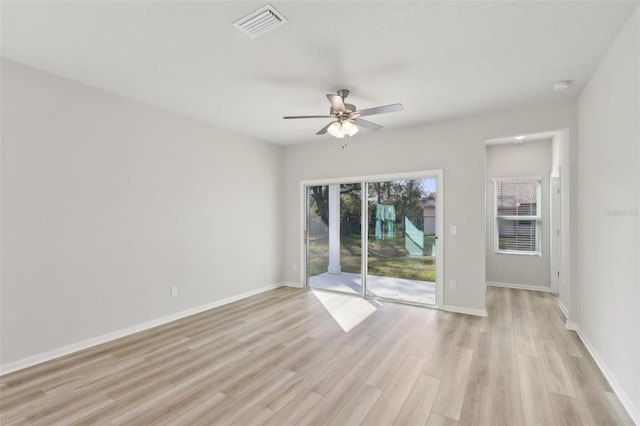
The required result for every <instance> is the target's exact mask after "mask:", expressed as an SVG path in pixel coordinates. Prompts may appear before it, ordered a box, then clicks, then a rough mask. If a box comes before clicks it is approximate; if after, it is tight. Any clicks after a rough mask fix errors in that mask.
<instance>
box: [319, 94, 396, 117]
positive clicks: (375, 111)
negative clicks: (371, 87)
mask: <svg viewBox="0 0 640 426" xmlns="http://www.w3.org/2000/svg"><path fill="white" fill-rule="evenodd" d="M327 96H329V95H327ZM402 110H404V107H403V106H402V104H391V105H385V106H379V107H375V108H367V109H363V110H360V111H356V112H355V114H354V115H356V116H358V117H366V116H367V115H375V114H384V113H387V112H396V111H402Z"/></svg>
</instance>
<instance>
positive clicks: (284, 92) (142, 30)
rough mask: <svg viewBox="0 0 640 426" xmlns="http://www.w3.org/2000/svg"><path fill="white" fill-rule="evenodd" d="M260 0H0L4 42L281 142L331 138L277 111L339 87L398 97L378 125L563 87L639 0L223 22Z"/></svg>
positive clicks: (288, 5) (9, 51) (344, 10)
mask: <svg viewBox="0 0 640 426" xmlns="http://www.w3.org/2000/svg"><path fill="white" fill-rule="evenodd" d="M264 4H266V2H248V1H233V2H231V1H229V2H221V1H211V2H206V1H197V2H190V1H166V2H150V1H107V2H96V1H70V2H58V1H44V2H34V1H18V2H8V1H3V2H2V11H1V12H2V56H5V57H7V58H9V59H12V60H15V61H18V62H22V63H24V64H27V65H31V66H33V67H36V68H40V69H43V70H45V71H49V72H52V73H55V74H59V75H62V76H65V77H68V78H71V79H73V80H77V81H81V82H84V83H87V84H90V85H93V86H96V87H99V88H101V89H105V90H108V91H111V92H114V93H117V94H120V95H123V96H126V97H130V98H133V99H137V100H139V101H142V102H146V103H149V104H151V105H155V106H157V107H160V108H163V109H166V110H170V111H174V112H176V113H179V114H183V115H186V116H189V117H192V118H195V119H198V120H202V121H205V122H208V123H211V124H214V125H216V126H218V127H221V128H224V129H228V130H231V131H233V132H236V133H240V134H244V135H247V136H251V137H254V138H257V139H260V140H265V141H269V142H274V143H278V144H283V145H289V144H296V143H303V142H308V141H313V140H318V139H319V138H331V136H329V135H324V136H314V134H315V132H316V131H317V130H318V129H320V128H321V127H323V126H324V124H326V123H328V121H325V120H323V119H310V120H287V121H284V120H282V116H284V115H307V114H313V115H315V114H325V113H328V109H329V103H328V101H327V99H326V98H325V96H324V95H325V94H326V93H334V92H335V91H336V90H337V89H340V88H346V89H350V90H351V92H352V95H351V96H350V97H349V101H350V102H351V103H354V104H356V106H358V107H359V108H360V109H364V108H369V107H374V106H379V105H386V104H390V103H395V102H402V103H403V104H404V106H405V111H403V112H398V113H393V114H386V115H379V116H375V117H370V118H371V121H374V122H377V123H379V124H382V125H384V126H385V127H386V128H399V127H404V126H410V125H415V124H419V123H425V122H432V121H436V120H442V119H446V118H452V117H458V116H464V115H470V114H475V113H478V112H481V111H485V110H491V109H498V108H510V107H513V106H516V105H523V104H529V103H535V102H543V101H552V100H558V99H563V98H564V99H566V98H571V97H574V96H575V95H576V94H577V92H578V91H579V90H580V88H581V86H582V85H583V84H584V83H585V81H586V80H587V79H588V77H589V75H590V74H591V73H592V72H593V70H594V69H595V67H596V66H597V64H598V62H599V61H600V59H601V58H602V56H603V55H604V53H605V52H606V49H607V48H608V47H609V45H610V44H611V43H612V41H613V40H614V38H615V36H616V35H617V34H618V32H619V31H620V29H621V28H622V26H623V25H624V23H625V21H626V20H627V18H628V17H629V16H630V15H631V13H632V12H633V10H634V9H635V7H637V5H638V3H637V2H611V1H609V2H569V1H562V2H509V1H504V2H481V1H478V2H398V1H386V2H383V1H341V2H333V1H321V2H311V1H296V2H280V1H275V2H272V3H271V4H273V5H274V6H275V7H276V8H277V9H278V10H279V11H280V12H281V13H282V14H283V15H284V16H285V17H286V18H287V19H288V20H289V22H288V23H287V24H285V25H283V26H281V27H279V28H276V29H275V30H273V31H272V32H270V33H267V34H265V35H263V36H261V37H259V38H257V39H254V40H251V39H249V38H248V37H246V36H245V35H244V34H242V33H241V32H240V31H239V30H238V29H236V28H235V27H233V25H232V23H233V22H235V21H236V20H238V19H239V18H241V17H243V16H244V15H246V14H248V13H249V12H252V11H253V10H255V9H257V8H259V7H261V6H263V5H264ZM564 79H571V80H574V81H575V85H574V86H573V87H572V88H570V89H569V90H567V91H564V92H554V91H553V90H552V89H551V86H552V84H553V83H554V82H555V81H557V80H564ZM368 118H369V117H368ZM382 131H384V130H382ZM364 132H367V130H363V131H362V132H361V133H364ZM358 136H359V135H358ZM358 136H356V137H358Z"/></svg>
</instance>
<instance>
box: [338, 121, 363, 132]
mask: <svg viewBox="0 0 640 426" xmlns="http://www.w3.org/2000/svg"><path fill="white" fill-rule="evenodd" d="M358 130H359V129H358V126H356V125H355V124H353V123H352V122H350V121H349V120H346V121H343V122H342V132H343V133H344V134H345V135H347V136H353V135H355V134H356V133H358Z"/></svg>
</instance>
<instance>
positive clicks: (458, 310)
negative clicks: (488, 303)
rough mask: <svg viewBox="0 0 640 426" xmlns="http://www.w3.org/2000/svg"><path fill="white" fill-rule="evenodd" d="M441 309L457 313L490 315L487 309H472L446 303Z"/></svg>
mask: <svg viewBox="0 0 640 426" xmlns="http://www.w3.org/2000/svg"><path fill="white" fill-rule="evenodd" d="M440 309H442V310H443V311H447V312H455V313H457V314H467V315H475V316H477V317H488V316H489V314H488V313H487V310H486V309H472V308H464V307H462V306H452V305H444V306H443V307H442V308H440Z"/></svg>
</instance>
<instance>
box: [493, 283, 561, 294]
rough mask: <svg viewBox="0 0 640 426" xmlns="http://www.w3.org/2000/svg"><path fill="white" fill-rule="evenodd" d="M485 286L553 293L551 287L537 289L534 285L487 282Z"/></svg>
mask: <svg viewBox="0 0 640 426" xmlns="http://www.w3.org/2000/svg"><path fill="white" fill-rule="evenodd" d="M487 285H490V286H491V287H504V288H515V289H518V290H532V291H544V292H547V293H553V292H554V291H553V290H551V287H539V286H536V285H527V284H513V283H499V282H495V281H487Z"/></svg>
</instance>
